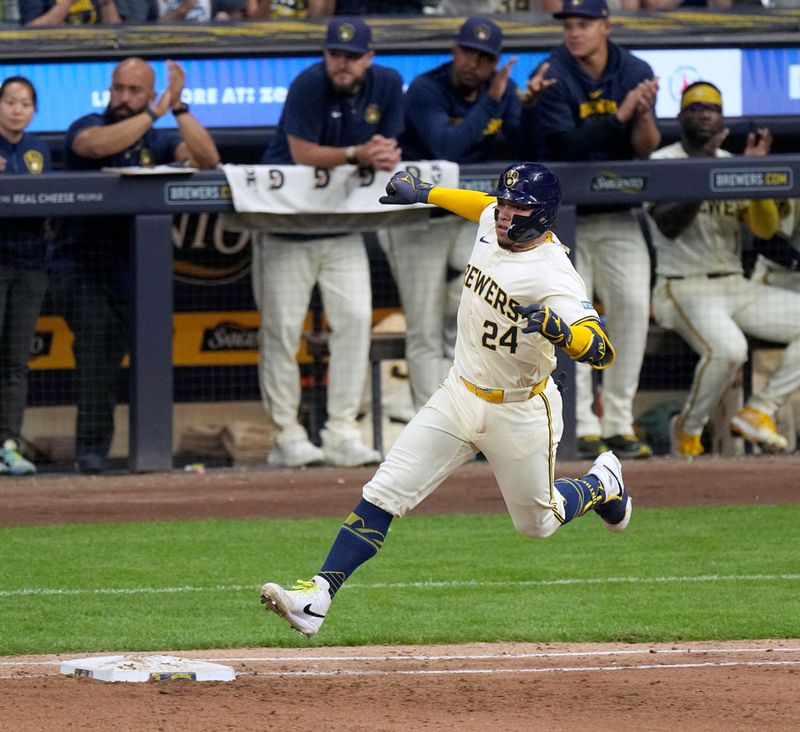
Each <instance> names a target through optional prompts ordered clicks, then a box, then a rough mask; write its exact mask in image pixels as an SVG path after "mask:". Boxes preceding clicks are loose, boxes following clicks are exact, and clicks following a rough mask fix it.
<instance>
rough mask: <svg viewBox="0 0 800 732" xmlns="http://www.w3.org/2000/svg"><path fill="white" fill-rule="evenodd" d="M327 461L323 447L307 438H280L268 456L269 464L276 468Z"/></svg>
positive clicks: (319, 463)
mask: <svg viewBox="0 0 800 732" xmlns="http://www.w3.org/2000/svg"><path fill="white" fill-rule="evenodd" d="M324 461H325V456H324V455H323V453H322V449H321V448H319V447H317V446H316V445H314V444H312V443H311V441H310V440H309V439H308V438H306V437H303V438H300V439H297V440H283V441H281V440H278V441H277V442H276V444H275V446H274V447H273V448H272V450H270V453H269V455H268V456H267V465H271V466H273V467H276V468H302V467H304V466H306V465H321V464H322V463H323V462H324Z"/></svg>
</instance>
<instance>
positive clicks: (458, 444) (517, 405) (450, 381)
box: [363, 369, 564, 538]
mask: <svg viewBox="0 0 800 732" xmlns="http://www.w3.org/2000/svg"><path fill="white" fill-rule="evenodd" d="M562 431H563V422H562V418H561V394H560V393H559V391H558V388H557V387H556V386H555V384H554V383H553V380H552V379H549V380H548V383H547V386H546V387H545V389H544V391H543V392H542V393H541V394H537V395H536V396H534V397H533V398H532V399H528V400H527V401H523V402H511V403H507V404H492V403H490V402H486V401H484V400H483V399H480V398H479V397H477V396H476V395H475V394H473V393H471V392H469V391H467V389H466V387H465V386H464V384H463V382H462V381H461V379H460V378H459V377H458V375H457V374H456V373H455V369H451V370H450V373H449V374H448V376H447V379H446V380H445V382H444V384H442V386H441V388H440V389H439V390H438V391H437V392H436V393H435V394H434V395H433V396H432V397H431V399H430V401H429V402H428V403H427V404H426V405H425V406H424V407H423V408H422V409H421V410H420V411H419V412H417V414H416V416H415V417H414V418H413V419H412V420H411V422H409V423H408V425H407V426H406V428H405V429H404V430H403V431H402V432H401V433H400V436H399V437H398V438H397V440H396V441H395V443H394V444H393V445H392V448H391V449H390V450H389V453H388V455H387V456H386V459H385V460H384V461H383V463H382V464H381V466H380V467H379V468H378V471H377V472H376V473H375V476H374V477H373V478H372V480H370V481H369V482H368V483H367V484H366V485H365V486H364V490H363V495H364V498H365V499H366V500H367V501H369V502H370V503H373V504H375V505H376V506H379V507H380V508H382V509H383V510H384V511H388V512H389V513H391V514H393V515H394V516H403V515H405V514H406V513H407V512H408V511H410V510H411V509H413V508H414V507H415V506H417V505H418V504H419V503H420V502H421V501H423V500H424V499H425V498H426V497H427V496H429V495H430V494H431V493H433V491H434V490H436V488H437V487H438V486H439V485H440V484H441V483H442V482H443V481H444V480H445V478H447V476H448V475H450V474H451V473H452V472H453V471H454V470H455V469H456V468H458V467H459V466H460V465H463V464H464V463H466V462H467V461H468V460H470V459H471V458H472V457H473V456H474V455H475V453H476V452H478V451H480V452H482V453H483V454H484V456H485V457H486V460H487V461H488V463H489V465H490V466H491V468H492V471H493V472H494V475H495V477H496V478H497V483H498V485H499V487H500V492H501V493H502V495H503V499H504V500H505V503H506V507H507V508H508V512H509V514H510V515H511V519H512V521H513V523H514V527H515V528H516V529H517V531H519V532H521V533H522V534H524V535H526V536H529V537H531V538H543V537H546V536H549V535H550V534H552V533H554V532H555V531H556V529H557V528H558V527H559V526H560V525H561V522H560V521H559V520H558V518H556V513H557V514H558V515H559V516H562V517H563V515H564V499H563V498H562V496H561V495H560V494H559V493H558V492H557V491H556V490H555V488H554V486H553V480H554V474H553V471H554V468H555V461H556V449H557V448H558V443H559V441H560V439H561V433H562Z"/></svg>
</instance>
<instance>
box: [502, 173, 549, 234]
mask: <svg viewBox="0 0 800 732" xmlns="http://www.w3.org/2000/svg"><path fill="white" fill-rule="evenodd" d="M492 195H493V196H495V197H496V198H498V199H502V200H503V201H510V202H511V203H516V204H519V205H521V206H532V207H533V213H532V214H531V215H530V216H514V218H513V219H512V222H511V226H509V227H508V232H507V235H508V238H509V239H511V241H513V242H516V243H521V242H526V241H530V240H531V239H535V238H536V237H537V236H541V235H542V234H544V232H545V231H547V230H548V229H550V228H552V226H553V224H555V222H556V218H558V206H559V204H560V203H561V186H560V185H559V183H558V178H556V176H555V174H554V173H553V171H552V170H550V169H549V168H547V167H545V166H544V165H542V164H541V163H515V164H514V165H509V166H508V167H507V168H506V169H505V170H504V171H503V172H502V174H501V175H500V180H499V182H498V184H497V188H496V189H495V191H494V193H493V194H492Z"/></svg>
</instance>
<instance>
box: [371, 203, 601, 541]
mask: <svg viewBox="0 0 800 732" xmlns="http://www.w3.org/2000/svg"><path fill="white" fill-rule="evenodd" d="M490 200H491V203H490V204H489V205H488V206H487V207H486V208H485V209H484V211H483V213H482V215H481V218H480V222H479V224H478V232H477V236H476V241H475V246H474V248H473V250H472V254H471V255H470V259H469V263H468V265H467V268H466V271H465V275H464V287H463V290H462V294H461V301H460V304H459V309H458V336H457V339H456V351H455V361H454V364H453V367H452V368H451V369H450V372H449V374H448V376H447V378H446V380H445V382H444V384H443V385H442V386H441V387H440V388H439V390H438V391H437V392H436V393H435V394H434V395H433V396H432V397H431V399H430V400H429V401H428V402H427V404H426V405H425V406H424V407H423V408H422V409H421V410H420V411H419V412H418V413H417V415H416V416H415V417H414V418H413V419H412V421H411V422H410V423H409V424H408V426H407V427H406V429H405V430H404V431H403V432H402V434H401V435H400V437H399V438H398V439H397V441H396V442H395V444H394V445H393V446H392V449H391V450H390V452H389V454H388V455H387V457H386V460H385V461H384V463H383V464H382V465H381V466H380V468H379V469H378V471H377V473H376V474H375V476H374V477H373V479H372V480H371V481H369V482H368V483H367V484H366V485H365V486H364V494H363V495H364V498H365V499H366V500H367V501H369V502H370V503H373V504H375V505H376V506H379V507H380V508H382V509H384V510H385V511H388V512H389V513H391V514H393V515H395V516H402V515H404V514H405V513H406V512H407V511H409V510H411V509H412V508H414V507H415V506H416V505H417V504H419V503H420V502H421V501H422V500H423V499H424V498H425V497H426V496H428V495H429V494H430V493H432V492H433V491H434V490H435V489H436V488H437V487H438V486H439V484H440V483H441V482H442V481H443V480H444V479H445V478H447V476H448V475H450V473H452V472H453V470H455V469H456V468H457V467H459V466H460V465H462V464H464V463H465V462H467V461H468V460H469V459H471V458H472V457H473V456H474V455H475V454H476V452H478V451H480V452H482V453H483V454H484V455H485V456H486V459H487V460H488V462H489V464H490V465H491V467H492V470H493V471H494V474H495V476H496V478H497V482H498V485H499V486H500V490H501V492H502V494H503V498H504V499H505V502H506V505H507V507H508V511H509V514H510V515H511V517H512V520H513V522H514V526H515V528H516V529H517V530H518V531H520V532H522V533H523V534H526V535H528V536H531V537H544V536H548V535H550V534H552V533H553V532H554V531H555V530H556V529H557V528H558V526H560V525H561V523H562V522H563V520H559V516H562V517H563V503H564V501H563V498H562V496H561V495H560V494H559V493H558V491H557V490H556V489H555V487H554V485H553V477H554V476H553V470H554V466H555V459H556V450H557V448H558V443H559V440H560V439H561V433H562V429H563V423H562V415H561V397H560V394H559V392H558V389H557V388H556V386H555V384H554V383H553V380H552V379H550V378H549V376H550V373H551V372H552V370H553V368H554V367H555V364H556V358H555V347H554V346H553V345H552V344H551V343H550V342H549V341H548V340H546V339H545V338H544V337H542V336H541V335H539V334H538V333H535V334H525V333H523V332H522V330H521V329H522V327H523V326H524V325H525V321H524V319H522V318H520V316H518V315H517V314H516V312H515V311H514V306H515V305H523V306H525V305H530V304H532V303H540V304H543V305H548V306H550V307H551V308H552V310H553V311H554V312H555V313H557V314H558V315H559V316H560V317H561V318H562V320H563V321H564V322H566V323H571V324H573V323H575V322H577V321H581V320H586V319H587V318H593V319H598V316H597V313H596V312H595V310H594V309H593V307H592V305H591V303H590V302H588V298H587V296H586V287H585V285H584V283H583V280H582V279H581V278H580V277H579V275H578V274H577V272H576V271H575V269H574V268H573V266H572V263H571V262H570V260H569V258H568V256H567V250H566V248H565V247H564V246H563V245H562V244H561V243H560V242H559V241H558V239H557V238H556V237H555V235H553V234H550V240H549V241H547V242H545V243H543V244H540V245H539V246H537V247H535V248H533V249H531V250H529V251H524V252H508V251H505V250H504V249H502V248H501V247H500V246H499V245H498V243H497V234H496V232H495V218H494V210H495V208H496V205H497V204H496V202H495V200H494V199H490ZM476 389H480V390H483V391H488V390H503V394H502V397H501V398H502V401H501V402H500V401H498V403H492V402H489V401H486V400H484V399H482V398H480V397H479V396H478V395H477V394H476V393H474V391H475V390H476ZM532 393H533V394H534V395H533V396H532V397H531V396H530V395H531V394H532ZM495 395H496V396H498V395H499V392H495Z"/></svg>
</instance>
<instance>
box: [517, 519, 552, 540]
mask: <svg viewBox="0 0 800 732" xmlns="http://www.w3.org/2000/svg"><path fill="white" fill-rule="evenodd" d="M514 528H515V529H516V530H517V531H519V533H520V534H522V535H523V536H527V537H528V538H529V539H546V538H547V537H548V536H552V535H553V534H555V532H556V529H558V523H557V522H555V521H553V522H543V521H535V522H534V521H517V520H514Z"/></svg>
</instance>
